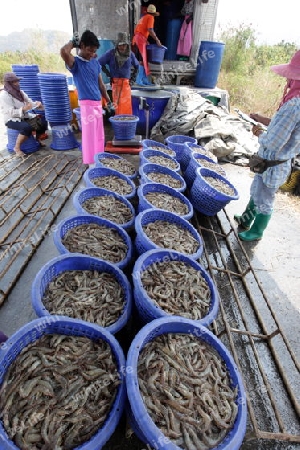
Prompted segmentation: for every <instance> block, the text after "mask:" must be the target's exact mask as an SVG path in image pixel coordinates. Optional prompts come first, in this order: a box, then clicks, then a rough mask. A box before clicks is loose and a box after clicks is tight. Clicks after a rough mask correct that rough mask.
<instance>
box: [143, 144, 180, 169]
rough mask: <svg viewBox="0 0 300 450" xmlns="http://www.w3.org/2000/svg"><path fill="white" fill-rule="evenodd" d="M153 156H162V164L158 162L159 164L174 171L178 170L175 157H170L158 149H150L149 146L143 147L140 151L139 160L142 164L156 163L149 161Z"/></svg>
mask: <svg viewBox="0 0 300 450" xmlns="http://www.w3.org/2000/svg"><path fill="white" fill-rule="evenodd" d="M153 156H156V157H158V156H160V157H161V158H164V160H163V161H164V164H161V163H160V164H159V165H160V166H163V167H167V168H168V169H171V170H174V171H175V172H179V171H180V164H179V163H178V162H177V161H176V159H174V158H172V156H169V155H167V154H166V153H163V152H160V151H159V150H152V149H151V148H145V149H144V150H142V151H141V152H140V162H141V165H143V164H158V163H155V162H153V161H151V160H150V159H149V158H150V157H153ZM167 164H172V166H174V167H169V166H168V165H167Z"/></svg>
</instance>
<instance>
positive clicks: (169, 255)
mask: <svg viewBox="0 0 300 450" xmlns="http://www.w3.org/2000/svg"><path fill="white" fill-rule="evenodd" d="M167 261H170V262H171V261H182V262H184V263H185V264H187V265H189V266H191V267H192V268H193V269H195V270H197V271H199V272H200V273H201V276H202V277H203V278H204V279H205V281H206V282H207V284H208V286H209V289H210V296H211V303H210V308H209V311H208V313H207V315H206V316H204V317H202V319H201V320H197V321H196V322H197V323H200V324H201V325H203V326H206V327H207V326H209V325H210V324H211V323H212V321H213V320H215V319H216V317H217V315H218V310H219V297H218V293H217V289H216V287H215V284H214V282H213V281H212V279H211V277H210V276H209V274H208V273H207V272H206V270H205V269H204V268H203V267H202V266H201V265H200V264H199V263H198V262H196V261H195V260H194V259H192V258H190V257H188V256H186V255H183V254H182V253H179V252H175V251H169V250H150V251H148V252H146V253H143V254H142V255H141V256H140V257H139V258H138V259H137V261H136V263H135V265H134V268H133V271H132V278H133V282H134V300H135V305H136V307H137V311H138V313H139V315H140V317H141V319H142V321H143V322H144V323H145V322H151V321H152V320H154V319H159V318H160V317H170V316H171V314H169V313H166V312H165V311H164V310H163V309H162V308H160V307H159V306H157V305H156V304H155V303H154V301H153V300H152V299H151V298H150V297H149V295H148V293H147V291H146V290H145V288H144V286H143V284H142V280H141V275H142V273H143V272H144V271H145V270H147V268H148V267H149V266H152V265H154V264H158V263H161V262H167Z"/></svg>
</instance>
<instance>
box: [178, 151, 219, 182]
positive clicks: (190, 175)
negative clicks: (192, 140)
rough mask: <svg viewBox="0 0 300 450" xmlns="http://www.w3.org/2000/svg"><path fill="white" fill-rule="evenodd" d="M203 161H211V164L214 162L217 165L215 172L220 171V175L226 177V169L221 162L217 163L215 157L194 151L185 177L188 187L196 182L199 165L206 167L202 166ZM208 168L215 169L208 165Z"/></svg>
mask: <svg viewBox="0 0 300 450" xmlns="http://www.w3.org/2000/svg"><path fill="white" fill-rule="evenodd" d="M201 161H202V162H204V161H207V162H210V163H211V164H214V165H215V166H216V170H215V172H217V173H219V175H222V176H223V177H224V178H226V172H225V170H224V169H222V167H221V166H220V165H219V164H217V163H215V161H214V160H213V159H210V158H208V157H207V156H205V155H201V154H200V153H193V154H192V155H191V157H190V162H189V164H188V166H187V169H186V171H185V173H184V179H185V181H186V184H187V186H188V187H191V186H192V184H193V183H194V180H195V178H196V169H198V168H199V167H205V166H202V164H201ZM207 169H209V170H213V169H211V168H208V167H207Z"/></svg>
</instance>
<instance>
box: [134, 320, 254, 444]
mask: <svg viewBox="0 0 300 450" xmlns="http://www.w3.org/2000/svg"><path fill="white" fill-rule="evenodd" d="M166 333H185V334H192V335H194V336H197V337H198V338H199V339H200V340H201V341H203V342H205V343H207V344H208V345H210V346H212V347H213V348H214V349H215V351H216V352H217V353H218V354H219V355H220V357H221V358H222V359H223V361H224V362H225V364H226V367H227V370H228V373H229V376H230V378H231V381H232V386H231V387H232V388H235V387H237V390H238V394H237V395H238V399H237V407H238V412H237V416H236V419H235V422H234V424H233V427H232V428H231V430H229V432H228V433H227V435H226V436H225V438H224V439H223V441H221V443H220V444H219V445H218V446H217V447H215V450H238V449H239V448H240V446H241V444H242V442H243V439H244V436H245V433H246V425H247V400H246V392H245V389H244V386H243V382H242V378H241V375H240V373H239V371H238V368H237V365H236V364H235V361H234V359H233V358H232V356H231V354H230V353H229V351H228V350H227V348H226V347H225V345H224V344H223V343H222V342H221V341H220V340H219V339H218V338H217V337H216V336H215V335H214V334H213V333H212V332H211V331H209V330H208V329H207V328H206V327H204V326H202V325H200V324H198V323H197V322H196V321H194V320H189V319H185V318H180V317H163V318H161V319H156V320H153V321H152V322H150V323H148V324H147V325H145V326H144V327H143V328H142V329H141V330H140V331H139V333H138V334H137V335H136V336H135V338H134V340H133V341H132V343H131V345H130V348H129V351H128V355H127V362H126V386H127V395H128V400H129V407H128V409H127V411H128V415H129V420H130V424H131V426H132V428H133V430H134V431H135V433H136V434H137V436H138V437H139V438H140V439H141V440H142V441H143V442H145V443H146V444H149V445H150V446H151V445H153V442H155V443H156V444H155V445H156V448H157V449H158V450H182V449H181V448H180V447H178V446H177V445H175V444H174V443H173V442H172V441H170V440H169V439H166V436H165V435H164V434H163V433H162V431H161V430H160V429H159V428H158V427H157V426H156V425H155V423H154V422H153V420H152V419H151V417H150V415H149V413H148V411H147V408H146V406H145V403H144V401H143V398H142V396H141V392H140V389H139V382H138V372H137V366H138V359H139V355H140V353H141V351H142V350H143V348H144V347H145V345H146V344H147V343H148V342H151V341H152V340H153V339H155V338H156V337H157V336H160V335H162V334H166ZM183 420H184V418H183Z"/></svg>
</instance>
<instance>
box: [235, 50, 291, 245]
mask: <svg viewBox="0 0 300 450" xmlns="http://www.w3.org/2000/svg"><path fill="white" fill-rule="evenodd" d="M271 70H272V71H273V72H275V73H277V74H278V75H280V76H282V77H285V78H287V84H286V88H285V91H284V95H283V98H282V101H281V103H280V105H279V108H278V110H277V112H276V114H275V115H274V116H273V118H272V119H271V121H270V123H269V125H268V128H267V131H266V132H263V130H261V129H260V131H259V133H258V134H259V140H258V142H259V150H258V154H257V155H258V156H259V157H260V158H261V161H259V160H258V162H257V165H253V166H252V169H251V170H252V171H253V172H254V173H255V176H254V179H253V182H252V184H251V187H250V200H249V203H248V205H247V206H246V209H245V211H244V212H243V214H242V215H235V216H234V218H235V220H236V221H237V222H238V223H239V225H240V226H241V227H242V228H243V229H244V230H246V231H242V232H240V233H238V235H239V237H240V239H242V240H243V241H255V240H259V239H261V238H262V236H263V233H264V230H265V229H266V228H267V225H268V223H269V221H270V219H271V215H272V211H273V204H274V200H275V194H276V192H277V190H278V189H279V187H280V186H281V185H282V184H283V183H284V182H285V180H286V179H287V176H288V175H289V173H290V171H291V161H292V159H293V158H294V157H295V156H296V155H297V154H299V153H300V50H299V51H297V52H296V53H295V55H294V56H293V57H292V59H291V61H290V62H289V63H288V64H280V65H276V66H272V67H271Z"/></svg>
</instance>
